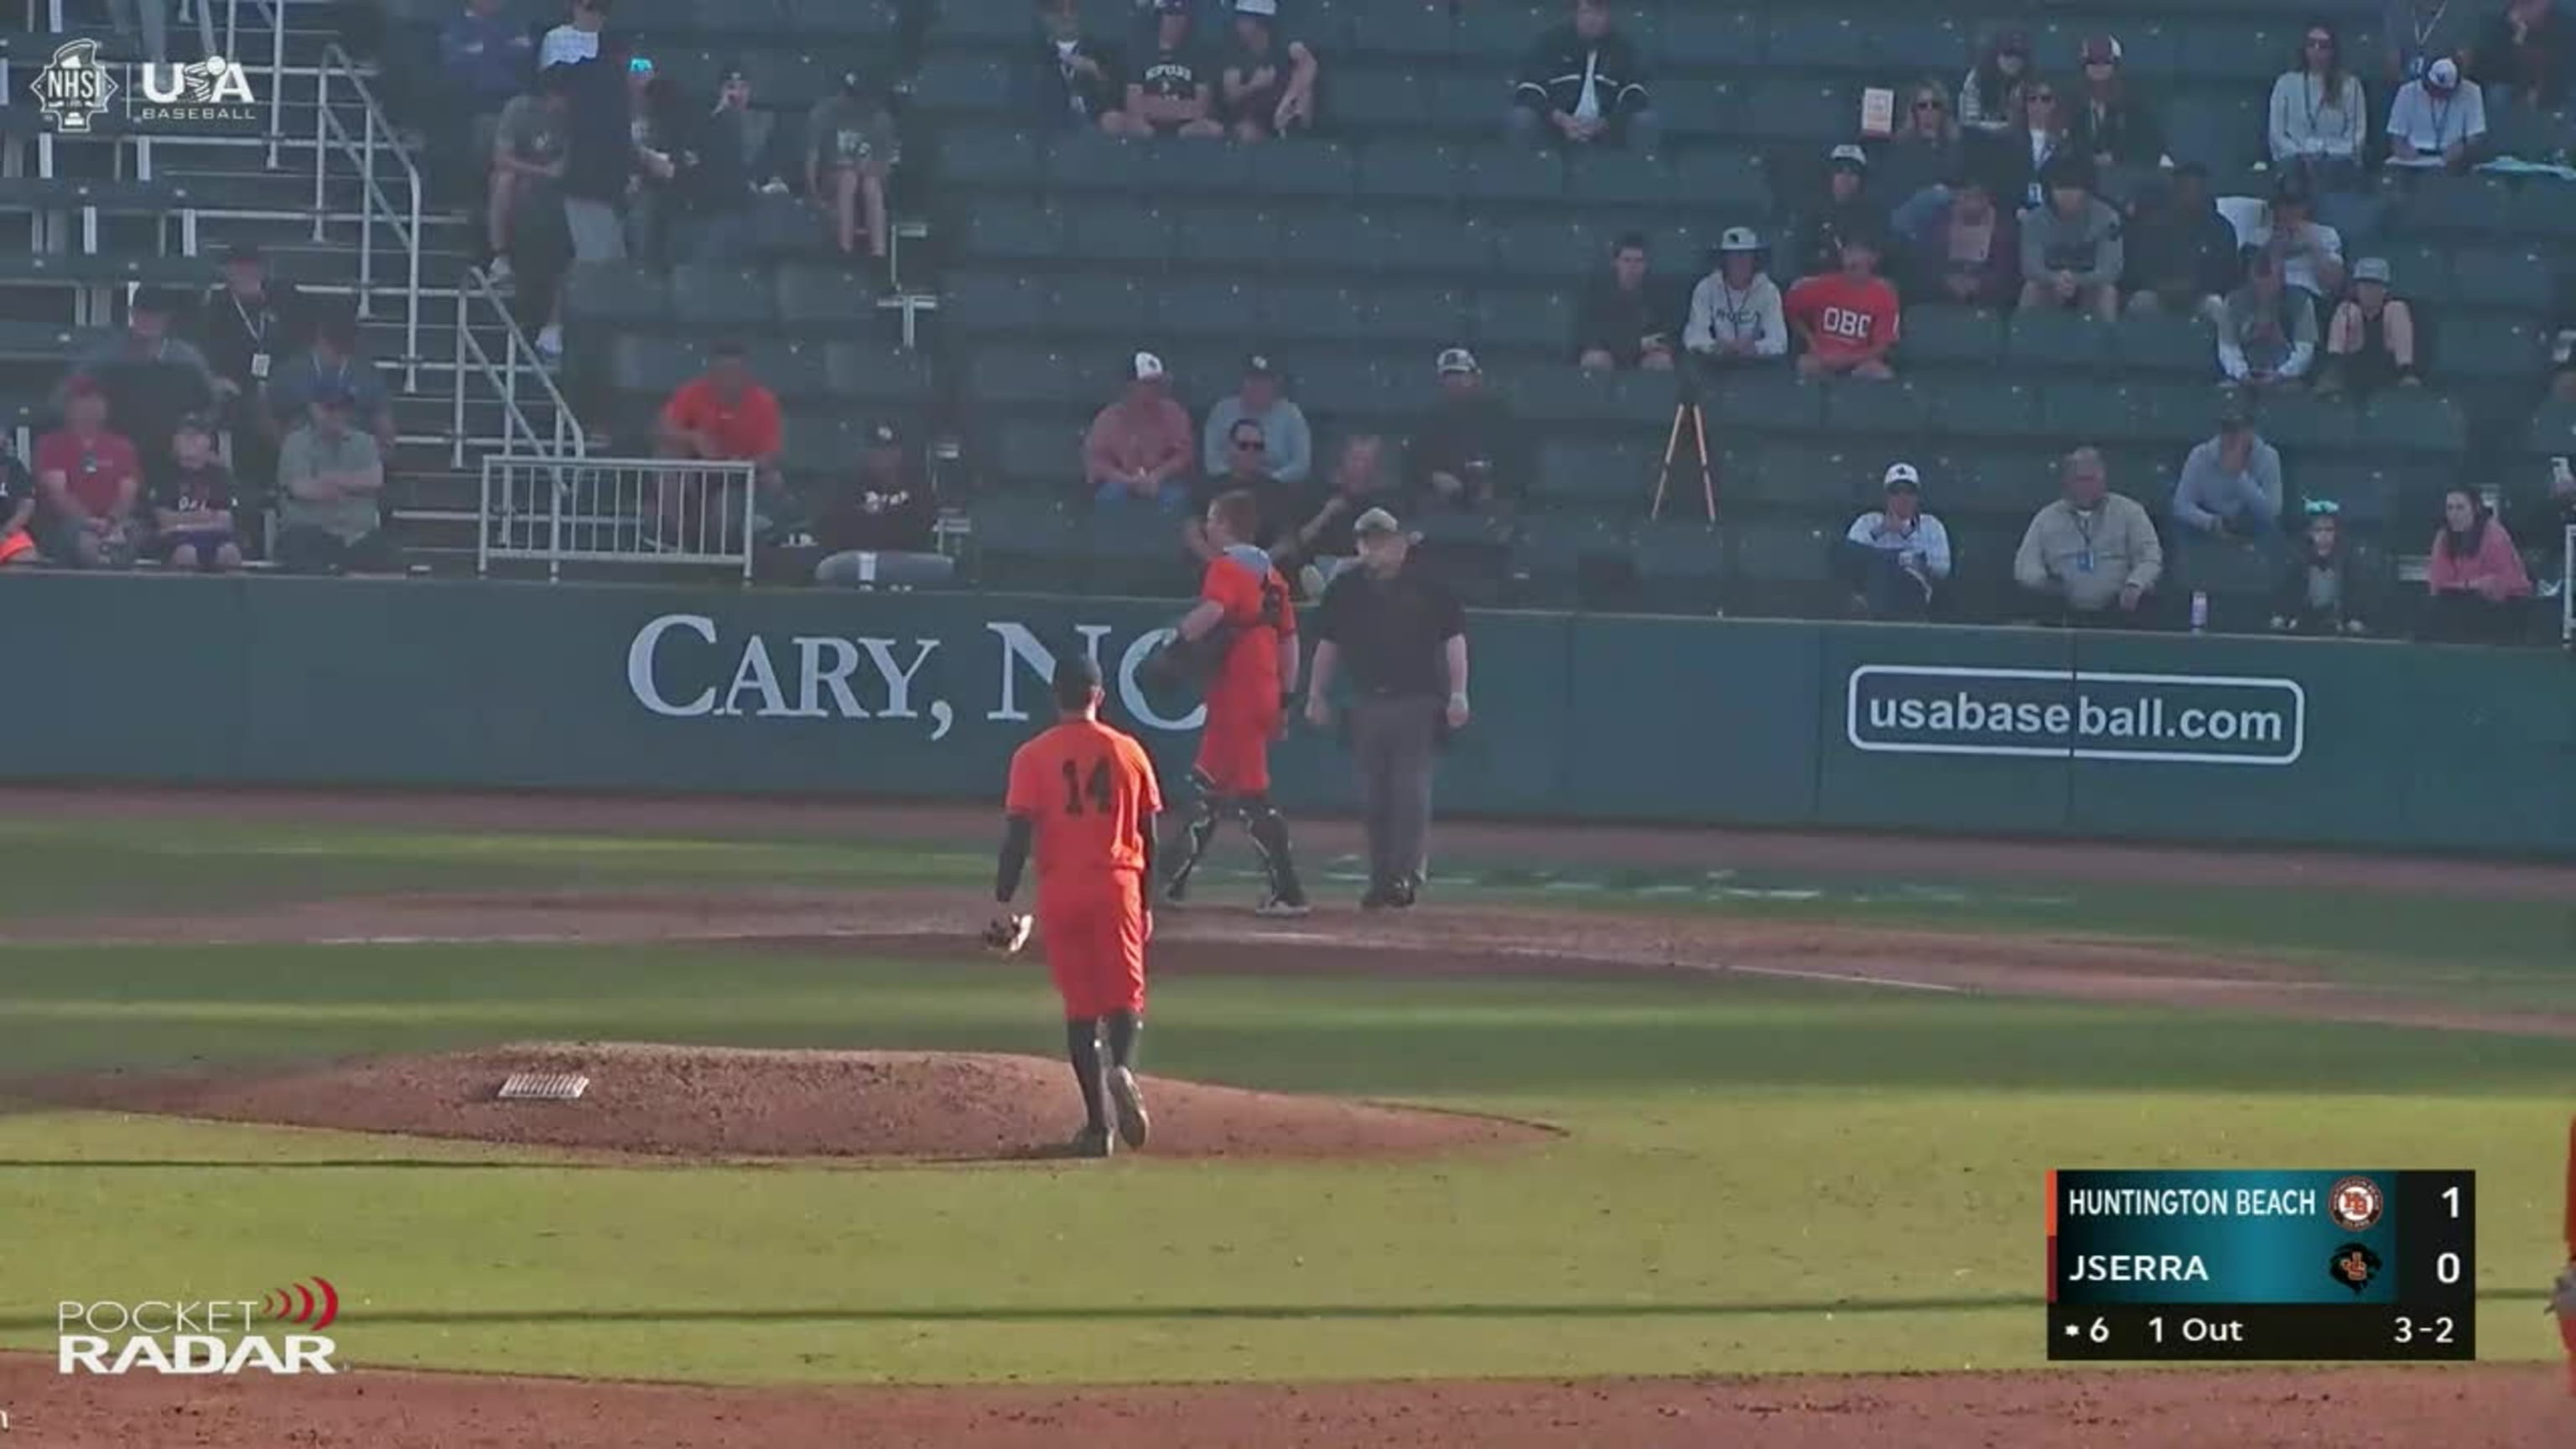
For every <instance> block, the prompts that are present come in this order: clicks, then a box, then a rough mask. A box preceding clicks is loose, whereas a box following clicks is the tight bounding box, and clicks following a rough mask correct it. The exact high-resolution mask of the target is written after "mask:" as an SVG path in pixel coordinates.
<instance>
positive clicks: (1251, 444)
mask: <svg viewBox="0 0 2576 1449" xmlns="http://www.w3.org/2000/svg"><path fill="white" fill-rule="evenodd" d="M1225 448H1226V463H1225V471H1224V472H1222V473H1217V472H1210V473H1206V474H1203V475H1201V478H1200V482H1199V488H1198V492H1197V494H1196V495H1195V497H1194V498H1193V499H1192V502H1193V503H1194V504H1195V505H1196V506H1195V507H1193V508H1192V509H1191V511H1190V516H1189V518H1188V519H1187V521H1185V522H1184V523H1183V524H1182V525H1181V542H1182V544H1183V545H1184V546H1186V547H1187V548H1188V549H1189V551H1190V556H1191V557H1193V558H1195V559H1197V560H1199V561H1200V562H1201V563H1206V562H1208V561H1210V560H1212V559H1214V558H1216V557H1217V556H1218V555H1219V554H1220V553H1222V552H1224V550H1223V548H1222V547H1221V546H1220V545H1219V544H1218V542H1217V540H1216V539H1215V538H1214V537H1213V536H1212V535H1210V534H1209V532H1208V530H1207V523H1206V516H1207V505H1209V504H1211V503H1214V502H1215V501H1216V500H1217V499H1219V498H1221V497H1224V496H1226V495H1227V494H1232V493H1241V494H1247V495H1249V496H1250V497H1251V498H1252V500H1253V504H1254V508H1255V512H1256V513H1257V515H1258V520H1259V521H1258V524H1257V526H1256V527H1255V529H1254V532H1253V535H1252V537H1250V538H1248V539H1245V540H1243V542H1245V543H1249V544H1252V545H1254V546H1256V547H1258V548H1262V549H1266V550H1270V551H1272V555H1273V557H1272V561H1273V562H1274V563H1277V564H1280V565H1283V566H1286V567H1294V566H1295V553H1294V547H1293V546H1294V544H1295V542H1296V537H1297V525H1298V522H1299V518H1298V512H1299V509H1298V504H1299V502H1300V501H1301V500H1300V499H1299V497H1298V490H1296V489H1293V488H1291V487H1290V486H1289V485H1287V484H1285V483H1282V482H1281V481H1279V476H1278V474H1277V472H1276V471H1275V470H1273V469H1272V468H1271V466H1270V457H1269V448H1270V445H1269V443H1268V441H1267V440H1265V439H1264V438H1263V437H1262V435H1261V424H1259V423H1256V422H1254V421H1253V420H1252V419H1250V418H1244V419H1242V420H1241V421H1239V422H1237V423H1235V425H1234V426H1233V428H1232V429H1230V430H1229V431H1228V432H1227V434H1226V439H1225Z"/></svg>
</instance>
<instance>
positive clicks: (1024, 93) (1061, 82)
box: [1018, 35, 1127, 131]
mask: <svg viewBox="0 0 2576 1449" xmlns="http://www.w3.org/2000/svg"><path fill="white" fill-rule="evenodd" d="M1074 47H1075V54H1077V55H1080V56H1083V57H1085V58H1086V59H1089V60H1091V61H1093V62H1095V63H1097V64H1098V65H1099V67H1100V79H1099V80H1097V81H1094V80H1091V79H1090V78H1089V77H1082V78H1080V79H1077V78H1076V77H1074V76H1073V75H1071V74H1069V73H1068V72H1067V71H1066V70H1065V68H1064V65H1063V63H1062V62H1060V61H1058V60H1057V59H1056V56H1055V41H1054V40H1053V39H1052V38H1050V37H1043V36H1042V37H1040V38H1039V39H1038V40H1037V41H1036V43H1035V44H1033V45H1032V46H1030V48H1029V49H1028V51H1027V52H1026V53H1025V54H1023V55H1022V56H1021V58H1020V65H1019V67H1018V74H1019V88H1020V95H1019V106H1020V110H1021V111H1022V112H1024V113H1025V114H1026V115H1027V117H1028V119H1029V121H1030V122H1031V123H1032V124H1034V125H1036V126H1037V127H1038V128H1040V129H1041V130H1047V131H1082V130H1096V129H1098V127H1099V125H1100V118H1101V117H1102V116H1103V115H1106V114H1107V113H1109V112H1111V111H1114V110H1117V109H1118V108H1119V107H1120V106H1122V105H1124V104H1126V101H1127V83H1126V80H1125V78H1124V72H1123V71H1122V70H1121V69H1120V67H1119V57H1118V52H1117V49H1116V48H1115V47H1114V46H1111V45H1109V44H1107V43H1105V42H1103V41H1100V40H1096V39H1094V38H1092V37H1091V36H1088V35H1085V36H1082V37H1080V38H1079V39H1077V40H1076V41H1075V42H1074Z"/></svg>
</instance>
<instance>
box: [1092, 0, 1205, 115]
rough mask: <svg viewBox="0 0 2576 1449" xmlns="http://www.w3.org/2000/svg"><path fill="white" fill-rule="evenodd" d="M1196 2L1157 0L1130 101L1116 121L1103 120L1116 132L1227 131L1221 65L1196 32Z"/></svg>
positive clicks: (1131, 80)
mask: <svg viewBox="0 0 2576 1449" xmlns="http://www.w3.org/2000/svg"><path fill="white" fill-rule="evenodd" d="M1190 4H1191V0H1155V4H1154V38H1153V40H1154V43H1153V47H1152V49H1151V50H1150V51H1149V52H1148V53H1147V54H1146V56H1145V57H1144V64H1143V65H1141V66H1139V67H1137V68H1136V69H1135V70H1134V71H1132V72H1131V73H1130V74H1129V75H1128V77H1127V103H1126V105H1125V106H1124V107H1123V108H1122V109H1120V110H1119V111H1117V112H1114V113H1113V114H1114V116H1115V119H1114V120H1112V119H1110V118H1109V117H1103V118H1102V124H1103V126H1104V127H1105V128H1106V129H1108V130H1109V131H1111V132H1112V133H1114V134H1117V135H1121V136H1134V137H1138V138H1148V137H1154V136H1190V137H1195V138H1199V139H1204V140H1214V139H1217V138H1221V137H1223V136H1224V135H1225V123H1224V122H1222V121H1220V120H1218V119H1217V109H1216V65H1215V63H1214V62H1213V61H1211V60H1209V59H1208V57H1207V53H1206V49H1205V47H1203V46H1201V45H1200V44H1199V43H1198V40H1197V37H1196V36H1194V35H1193V34H1192V33H1191V32H1192V28H1193V23H1192V21H1191V19H1190Z"/></svg>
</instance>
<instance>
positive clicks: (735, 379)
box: [660, 341, 787, 550]
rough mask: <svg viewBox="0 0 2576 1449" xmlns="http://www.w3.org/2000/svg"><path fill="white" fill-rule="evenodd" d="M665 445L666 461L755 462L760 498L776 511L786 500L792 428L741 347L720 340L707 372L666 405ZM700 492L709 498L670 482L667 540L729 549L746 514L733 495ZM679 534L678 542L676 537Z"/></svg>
mask: <svg viewBox="0 0 2576 1449" xmlns="http://www.w3.org/2000/svg"><path fill="white" fill-rule="evenodd" d="M660 441H661V454H662V456H663V457H665V458H703V459H705V460H707V461H709V462H721V463H749V464H751V465H752V468H753V475H752V476H753V482H754V485H755V487H756V488H757V489H758V496H759V497H760V499H761V500H762V501H763V502H765V503H768V504H770V505H772V506H773V508H774V506H775V505H776V504H777V503H778V502H780V501H782V500H783V499H784V497H785V495H786V491H787V480H786V477H785V475H784V474H782V473H781V472H780V471H779V456H780V454H781V453H783V452H784V451H785V450H786V446H787V424H786V421H785V420H784V419H783V418H782V417H780V415H779V412H778V395H777V394H776V393H773V392H771V391H770V390H769V389H768V388H765V387H763V386H761V385H760V383H759V382H758V381H756V380H754V379H753V377H752V375H751V364H750V363H749V362H748V361H746V360H745V358H744V356H743V348H742V344H741V343H739V342H733V341H723V342H718V343H717V344H716V345H715V346H714V347H713V348H712V349H710V350H709V351H708V353H707V370H706V373H705V374H704V375H703V376H700V377H696V378H692V379H690V380H689V381H687V382H684V383H682V384H680V386H679V388H678V389H677V390H676V391H674V392H673V393H672V394H671V397H670V401H668V402H665V403H664V404H662V418H661V440H660ZM690 481H691V482H695V481H696V480H690ZM700 487H701V488H702V489H703V490H704V493H705V496H704V497H702V498H692V497H691V496H690V493H691V490H690V489H689V488H688V487H687V486H686V485H684V484H683V483H682V482H681V481H680V480H678V479H675V478H672V477H668V476H666V477H665V478H664V479H663V481H662V487H661V490H660V500H661V514H662V521H663V524H664V527H665V530H666V531H665V535H664V536H665V538H666V539H668V540H670V541H672V542H674V543H676V544H677V545H678V546H679V547H680V548H681V549H683V550H690V549H695V548H701V547H703V548H706V549H710V550H713V549H719V548H721V547H723V546H724V543H725V541H726V539H727V537H728V524H729V521H730V520H731V519H732V518H733V517H734V516H735V514H736V513H737V512H738V511H739V508H740V505H739V504H738V503H737V502H735V501H734V500H732V499H730V498H729V497H727V496H726V495H727V493H728V492H729V490H726V489H722V488H718V487H715V486H713V485H712V484H701V485H700ZM675 528H676V530H677V534H676V536H674V535H673V534H672V533H671V532H670V531H669V530H672V529H675Z"/></svg>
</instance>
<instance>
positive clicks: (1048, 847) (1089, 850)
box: [1003, 719, 1163, 903]
mask: <svg viewBox="0 0 2576 1449" xmlns="http://www.w3.org/2000/svg"><path fill="white" fill-rule="evenodd" d="M1003 808H1004V809H1006V810H1008V811H1009V812H1010V813H1011V814H1013V815H1018V816H1023V817H1026V818H1027V819H1028V821H1029V822H1030V824H1031V825H1032V826H1034V827H1035V831H1034V834H1035V843H1036V849H1037V856H1038V897H1039V900H1040V902H1041V903H1043V902H1044V900H1045V898H1046V896H1047V895H1048V893H1049V892H1050V891H1062V890H1075V891H1082V890H1088V889H1089V888H1090V886H1091V884H1092V883H1093V882H1096V881H1098V880H1100V879H1101V878H1103V877H1106V876H1112V875H1116V874H1118V873H1119V872H1122V871H1123V872H1126V873H1129V874H1136V873H1140V872H1142V871H1143V870H1144V868H1145V848H1144V845H1143V843H1142V841H1141V837H1142V835H1143V833H1144V832H1145V831H1146V830H1148V829H1151V828H1152V826H1151V821H1152V819H1153V817H1154V816H1156V815H1158V814H1161V813H1162V809H1163V787H1162V786H1161V784H1160V783H1158V782H1157V781H1156V780H1155V778H1154V762H1153V761H1152V760H1149V759H1147V758H1146V757H1145V747H1144V746H1142V745H1140V744H1138V743H1136V741H1135V740H1134V739H1133V738H1132V737H1130V736H1128V735H1125V734H1121V733H1120V732H1118V731H1117V730H1114V729H1111V728H1110V727H1109V726H1107V725H1105V724H1102V723H1100V722H1099V721H1098V720H1088V719H1069V720H1065V721H1063V722H1062V723H1060V724H1057V725H1056V726H1054V727H1053V728H1051V729H1049V730H1048V731H1047V732H1046V733H1044V734H1042V735H1039V736H1038V737H1037V738H1036V739H1033V740H1031V741H1029V742H1028V743H1027V744H1025V745H1022V746H1020V748H1019V750H1018V751H1017V752H1016V753H1014V754H1013V755H1012V756H1011V787H1010V795H1009V798H1008V800H1007V801H1006V802H1005V804H1004V807H1003Z"/></svg>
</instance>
